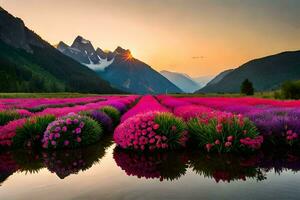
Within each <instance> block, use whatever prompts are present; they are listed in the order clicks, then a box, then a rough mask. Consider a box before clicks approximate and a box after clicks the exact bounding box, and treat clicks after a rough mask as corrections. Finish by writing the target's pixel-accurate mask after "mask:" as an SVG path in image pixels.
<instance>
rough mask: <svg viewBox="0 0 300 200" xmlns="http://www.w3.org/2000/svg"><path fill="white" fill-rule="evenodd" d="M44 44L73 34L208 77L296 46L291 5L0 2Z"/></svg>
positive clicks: (249, 1) (299, 38)
mask: <svg viewBox="0 0 300 200" xmlns="http://www.w3.org/2000/svg"><path fill="white" fill-rule="evenodd" d="M0 5H1V6H2V7H3V8H4V9H6V10H7V11H8V12H10V13H11V14H13V15H14V16H17V17H20V18H22V19H23V20H24V22H25V24H26V25H27V27H29V28H30V29H32V30H34V31H35V32H36V33H38V34H39V35H40V36H41V37H42V38H43V39H45V40H46V41H48V42H49V43H51V44H53V45H54V44H57V43H58V42H59V41H64V42H66V43H67V44H71V43H72V42H73V40H74V39H75V37H76V36H77V35H81V36H83V37H84V38H86V39H88V40H90V41H91V42H92V43H93V45H94V47H100V48H101V49H103V50H112V51H113V50H114V49H115V48H116V47H117V46H121V47H123V48H125V49H130V50H131V52H132V55H133V57H135V58H138V59H139V60H142V61H144V62H146V63H147V64H149V65H150V66H152V67H153V68H154V69H156V70H158V71H160V70H169V71H177V72H182V73H186V74H188V75H190V76H193V77H197V76H207V75H215V74H217V73H219V72H221V71H223V70H225V69H230V68H235V67H238V66H240V65H242V64H243V63H245V62H247V61H249V60H251V59H255V58H259V57H264V56H267V55H271V54H276V53H279V52H282V51H292V50H299V49H300V1H299V0H84V1H83V0H0Z"/></svg>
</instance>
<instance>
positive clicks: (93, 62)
mask: <svg viewBox="0 0 300 200" xmlns="http://www.w3.org/2000/svg"><path fill="white" fill-rule="evenodd" d="M57 49H58V50H59V51H60V52H62V53H63V54H65V55H67V56H69V57H71V58H73V59H74V60H76V61H78V62H80V63H82V64H84V65H85V66H87V67H89V68H90V69H92V70H104V69H105V68H106V67H107V66H108V65H110V64H111V63H112V62H113V61H114V58H113V57H114V55H113V53H112V52H104V51H102V50H101V49H99V48H98V49H97V50H95V49H94V47H93V45H92V43H91V42H90V41H89V40H86V39H84V38H83V37H82V36H78V37H76V39H75V40H74V42H73V44H72V45H71V46H68V45H67V44H65V43H64V42H60V43H59V44H58V45H57Z"/></svg>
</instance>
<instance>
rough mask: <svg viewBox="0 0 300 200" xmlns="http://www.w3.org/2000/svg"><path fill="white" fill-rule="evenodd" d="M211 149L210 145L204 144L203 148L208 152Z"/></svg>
mask: <svg viewBox="0 0 300 200" xmlns="http://www.w3.org/2000/svg"><path fill="white" fill-rule="evenodd" d="M212 147H213V145H212V144H206V145H205V148H206V150H207V151H208V152H209V151H210V149H211V148H212Z"/></svg>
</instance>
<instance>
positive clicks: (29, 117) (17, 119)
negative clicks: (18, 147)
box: [0, 95, 138, 147]
mask: <svg viewBox="0 0 300 200" xmlns="http://www.w3.org/2000/svg"><path fill="white" fill-rule="evenodd" d="M137 98H138V96H136V95H131V96H103V97H102V96H97V97H86V98H62V99H58V98H50V99H44V98H42V99H36V98H34V99H1V100H0V106H1V109H2V110H0V122H1V124H0V146H2V147H3V146H4V147H5V146H6V147H7V146H8V147H10V146H12V145H13V138H14V137H15V136H16V133H17V131H18V129H24V131H26V129H25V128H27V127H26V126H29V125H31V126H32V127H30V128H31V129H29V130H27V132H28V133H29V132H30V134H32V133H34V134H41V135H42V136H43V134H44V132H45V131H46V128H45V130H38V132H39V133H37V130H33V129H37V127H38V126H39V125H40V124H39V121H42V120H37V119H43V118H44V117H45V118H46V117H47V116H49V115H50V116H53V119H54V120H55V119H56V120H59V119H60V118H62V117H64V116H67V115H68V114H69V113H74V114H75V113H76V114H79V113H81V112H82V113H83V112H84V114H87V113H88V112H90V113H91V112H93V111H96V110H101V109H102V108H103V107H112V108H113V109H115V110H116V111H115V112H120V113H123V112H124V111H125V110H126V109H127V107H129V106H130V105H131V104H132V103H133V102H134V101H135V100H136V99H137ZM36 107H43V109H42V110H40V111H37V112H34V111H36V110H33V108H36ZM103 115H106V114H103ZM100 120H101V119H100ZM75 122H76V120H75ZM72 123H74V121H73V122H72ZM104 128H105V127H102V129H104ZM64 130H65V129H64ZM62 131H63V130H62ZM20 132H21V131H20ZM31 132H32V133H31ZM59 134H60V132H59V131H56V135H59Z"/></svg>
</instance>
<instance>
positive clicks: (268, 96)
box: [168, 91, 275, 99]
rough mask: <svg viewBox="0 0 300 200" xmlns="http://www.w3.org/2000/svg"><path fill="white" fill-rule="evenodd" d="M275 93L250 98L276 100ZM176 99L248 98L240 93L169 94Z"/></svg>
mask: <svg viewBox="0 0 300 200" xmlns="http://www.w3.org/2000/svg"><path fill="white" fill-rule="evenodd" d="M274 94H275V91H270V92H255V93H254V95H253V96H248V97H257V98H268V99H274V98H275V96H274ZM168 95H171V96H175V97H247V96H246V95H244V94H240V93H202V94H168Z"/></svg>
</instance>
